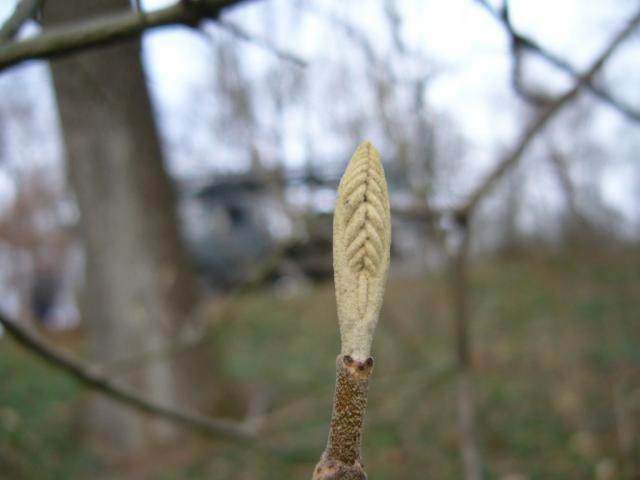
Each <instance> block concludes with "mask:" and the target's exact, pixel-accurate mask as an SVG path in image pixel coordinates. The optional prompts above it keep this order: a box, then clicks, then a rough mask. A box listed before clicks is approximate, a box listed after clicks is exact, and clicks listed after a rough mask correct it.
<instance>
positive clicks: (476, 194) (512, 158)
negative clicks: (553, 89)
mask: <svg viewBox="0 0 640 480" xmlns="http://www.w3.org/2000/svg"><path fill="white" fill-rule="evenodd" d="M638 24H640V11H639V12H638V13H636V14H635V15H634V16H633V18H632V19H631V21H630V22H629V23H628V25H627V26H625V28H624V29H622V30H621V31H620V32H619V33H618V34H617V35H616V36H615V37H614V38H613V39H612V40H611V42H610V43H609V45H607V47H606V48H605V49H604V51H603V52H602V53H601V54H600V55H599V56H598V58H597V59H596V60H595V61H594V62H593V64H592V65H591V67H590V68H589V69H588V70H587V71H586V72H585V73H584V74H583V75H582V76H580V77H578V80H577V81H576V83H575V85H574V86H573V88H571V90H569V91H568V92H567V93H565V94H564V95H562V96H561V97H560V98H558V99H557V100H556V101H555V102H554V103H552V104H551V105H549V106H548V107H546V108H545V109H544V110H543V111H542V113H541V114H540V115H539V116H538V117H537V118H536V119H535V120H534V121H533V122H532V123H531V125H529V127H527V129H526V130H525V131H524V132H523V134H522V136H521V138H520V141H519V142H518V144H517V145H516V146H515V148H514V149H513V150H511V151H509V152H507V154H506V155H505V156H504V157H503V158H502V160H500V161H499V162H498V164H497V165H496V166H495V168H494V169H493V170H492V171H491V172H490V173H489V175H488V176H487V177H486V178H485V180H484V181H483V182H482V183H481V184H480V185H479V186H478V187H477V188H476V189H475V190H474V191H473V192H472V193H471V195H470V196H469V199H468V200H467V202H466V203H465V204H464V205H462V206H461V207H459V208H457V209H456V210H455V212H454V213H455V214H456V216H459V217H466V216H468V215H469V214H470V213H472V211H473V210H474V209H475V207H476V206H477V205H478V203H479V202H480V201H481V200H482V199H483V198H484V197H485V195H487V194H488V193H489V192H490V191H491V190H492V189H493V187H494V185H495V184H496V182H497V181H498V180H499V179H500V178H501V177H502V176H503V175H504V174H505V173H506V172H508V171H509V170H510V168H511V167H512V166H513V165H514V164H515V163H516V162H517V161H518V159H519V158H520V157H521V156H522V154H523V153H524V151H525V150H526V149H527V147H528V146H529V144H530V143H531V141H532V140H533V139H534V138H535V136H536V135H537V134H538V132H540V131H541V130H542V129H543V128H544V127H545V126H546V125H547V123H548V122H549V120H550V119H551V118H552V117H553V116H554V115H555V114H556V113H558V112H559V111H560V109H561V108H562V107H563V106H565V105H566V104H567V103H568V102H569V101H570V100H571V99H573V98H574V97H575V96H576V95H577V94H578V93H579V92H580V91H581V90H582V89H583V88H584V87H586V86H588V85H590V83H591V82H592V80H593V77H594V76H595V74H596V73H598V71H599V70H600V69H601V68H602V66H603V65H604V64H605V62H606V61H607V60H608V59H609V57H610V56H611V54H612V53H613V52H614V51H615V50H616V48H617V47H618V46H619V45H620V44H621V43H622V42H623V41H624V40H625V39H626V38H627V37H628V36H629V34H631V32H633V30H634V29H635V28H636V27H637V26H638Z"/></svg>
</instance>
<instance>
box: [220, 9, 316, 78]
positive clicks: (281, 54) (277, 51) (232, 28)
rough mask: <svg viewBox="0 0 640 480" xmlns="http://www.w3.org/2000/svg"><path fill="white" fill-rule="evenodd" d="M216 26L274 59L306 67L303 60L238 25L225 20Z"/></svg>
mask: <svg viewBox="0 0 640 480" xmlns="http://www.w3.org/2000/svg"><path fill="white" fill-rule="evenodd" d="M216 23H217V24H218V26H219V27H220V28H222V29H224V30H227V31H228V32H230V33H231V34H232V35H235V36H236V37H238V38H240V39H242V40H244V41H246V42H250V43H253V44H254V45H257V46H259V47H260V48H263V49H265V50H266V51H268V52H271V53H273V54H274V55H275V56H276V57H278V58H280V59H282V60H285V61H287V62H291V63H293V64H294V65H296V66H297V67H306V66H307V62H306V61H305V60H303V59H302V58H300V57H299V56H297V55H296V54H294V53H291V52H289V51H286V50H283V49H282V48H280V47H278V46H277V45H275V44H273V43H272V42H271V41H269V40H267V39H266V38H258V37H256V36H255V35H253V34H251V33H249V32H247V31H246V30H244V29H243V28H242V27H240V26H239V25H236V24H235V23H232V22H228V21H226V20H219V21H218V22H216Z"/></svg>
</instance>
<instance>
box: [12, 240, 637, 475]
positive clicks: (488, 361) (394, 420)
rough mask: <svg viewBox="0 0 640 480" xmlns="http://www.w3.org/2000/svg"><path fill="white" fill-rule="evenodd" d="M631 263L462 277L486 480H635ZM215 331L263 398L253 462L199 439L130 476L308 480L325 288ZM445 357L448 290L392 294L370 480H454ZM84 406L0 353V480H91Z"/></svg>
mask: <svg viewBox="0 0 640 480" xmlns="http://www.w3.org/2000/svg"><path fill="white" fill-rule="evenodd" d="M638 265H640V254H639V253H638V252H633V251H627V252H618V253H609V254H606V255H605V254H593V253H589V254H576V255H574V256H572V257H570V258H565V257H562V258H559V257H557V258H550V257H540V256H537V257H531V258H526V257H520V258H516V259H511V260H494V261H491V262H489V261H485V262H481V263H479V264H475V265H474V266H473V269H472V282H471V284H472V285H471V286H472V288H471V307H472V312H473V322H472V333H473V339H474V347H473V349H474V359H475V361H476V367H477V368H476V376H477V382H476V388H477V392H478V397H479V415H478V417H479V418H478V428H479V431H480V439H481V450H482V454H483V459H484V464H485V470H486V474H487V478H489V479H503V480H506V479H514V480H515V479H522V478H526V479H529V480H533V479H573V478H596V479H598V480H611V479H625V478H632V476H631V472H630V468H631V461H630V459H631V458H633V455H635V456H636V457H638V458H640V451H639V450H638V442H639V441H640V439H639V438H638V433H637V432H640V407H639V406H638V405H639V404H640V401H639V400H638V399H639V397H640V316H639V314H638V312H640V269H639V268H638ZM218 328H219V331H218V336H217V341H216V345H217V348H219V349H220V350H221V351H222V354H223V357H224V358H225V359H226V363H227V365H226V367H227V370H228V371H229V372H230V373H231V374H232V375H233V377H234V378H236V379H237V380H238V381H239V382H241V383H243V384H246V385H250V386H251V385H267V386H269V389H270V391H271V393H272V402H273V404H272V405H273V407H272V408H273V413H272V415H271V417H270V419H269V422H268V425H267V428H268V435H267V436H266V437H265V439H264V441H263V442H262V444H261V445H262V447H263V449H257V450H254V449H247V448H246V447H244V448H240V447H237V446H233V445H225V444H221V443H209V442H208V441H203V440H202V439H198V440H194V442H193V443H194V444H197V445H198V448H194V449H193V450H194V453H193V455H190V456H187V458H186V459H184V458H182V459H181V460H180V461H179V462H165V464H164V465H163V457H162V456H158V457H157V458H154V461H157V462H158V464H159V465H160V467H161V468H157V469H155V470H154V471H162V472H164V473H162V474H153V475H152V474H148V475H147V476H146V477H143V478H148V479H153V480H172V479H189V480H198V479H216V480H218V479H220V480H224V479H236V480H242V479H247V480H248V479H251V480H261V479H265V480H267V479H276V478H277V479H289V478H291V479H293V478H308V477H309V475H310V472H311V469H312V467H313V465H314V464H315V462H316V460H317V458H318V457H319V455H320V453H321V451H322V450H323V448H324V444H325V442H326V435H327V428H328V420H329V417H330V413H331V396H332V390H333V382H334V358H335V355H336V354H337V353H338V348H339V336H338V332H337V322H336V318H335V300H334V298H333V292H332V288H331V285H326V286H322V287H319V288H315V289H313V290H312V291H310V292H309V293H308V294H305V295H300V296H297V297H294V298H289V299H285V298H280V297H277V296H275V295H274V294H272V293H270V292H261V293H254V294H251V295H249V296H247V297H246V298H245V299H244V301H243V302H241V303H240V304H238V305H237V306H236V307H234V309H233V310H232V311H231V312H230V314H229V318H228V319H227V320H226V321H225V322H224V323H223V324H222V326H221V327H218ZM452 343H453V341H452V334H451V311H450V307H449V303H448V297H447V286H446V281H445V278H443V277H440V276H429V277H427V278H417V279H394V280H392V281H391V282H390V284H389V288H388V294H387V296H386V300H385V306H384V309H383V315H382V318H381V322H380V325H379V330H378V334H377V338H376V341H375V345H374V355H375V359H376V367H375V373H374V376H373V379H372V383H371V389H370V402H369V410H368V413H367V418H366V428H365V435H364V460H365V463H366V465H367V470H368V471H369V472H370V476H371V477H372V478H375V479H376V480H385V479H407V480H409V479H418V478H433V479H459V478H462V476H461V471H460V466H459V461H458V451H457V438H456V425H457V423H456V382H455V370H454V369H453V367H452V365H453V363H452V362H453V358H452V355H451V346H452ZM81 394H82V392H81V391H80V390H79V389H78V387H77V386H75V384H73V383H72V382H70V381H68V380H67V379H66V378H64V377H63V376H61V375H59V374H57V373H55V372H54V371H52V370H51V369H49V368H47V367H45V366H43V365H41V364H40V363H39V362H37V361H35V360H33V359H32V358H31V357H30V356H29V355H28V354H27V353H24V352H23V351H21V350H20V349H19V348H18V347H17V346H15V345H13V344H12V343H11V342H9V341H7V340H0V412H1V413H0V478H3V479H4V478H5V476H3V472H4V470H3V469H5V470H7V469H8V471H9V472H10V475H9V476H8V477H7V478H10V479H13V478H16V479H22V478H25V479H31V478H33V479H53V478H64V479H75V478H77V479H85V478H93V477H95V476H96V474H95V472H96V471H98V470H102V471H101V473H103V474H104V472H105V469H104V468H103V469H99V468H98V467H97V465H98V463H97V460H96V459H95V457H94V456H92V454H91V452H89V451H88V450H87V449H86V448H83V444H84V443H85V442H83V440H82V437H81V436H80V435H79V432H78V418H77V416H75V415H74V414H73V412H74V411H76V410H78V409H79V407H80V406H81V399H82V395H81ZM634 399H635V401H634ZM616 402H617V403H616ZM615 405H618V407H619V406H620V405H622V406H623V408H617V407H615ZM16 419H17V420H16ZM621 423H623V424H625V425H626V427H627V429H630V430H631V431H632V432H636V433H635V435H636V438H635V444H633V449H634V450H632V451H631V452H623V451H622V449H621V448H620V447H619V441H618V439H619V430H620V426H621ZM34 459H37V461H34ZM518 474H519V475H521V476H518ZM107 478H117V477H109V476H108V474H107Z"/></svg>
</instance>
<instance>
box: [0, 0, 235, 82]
mask: <svg viewBox="0 0 640 480" xmlns="http://www.w3.org/2000/svg"><path fill="white" fill-rule="evenodd" d="M244 1H246V0H189V1H180V2H178V3H176V4H175V5H172V6H169V7H166V8H163V9H159V10H154V11H151V12H142V11H137V12H136V11H127V12H123V13H116V14H113V15H107V16H103V17H100V18H97V19H91V20H83V21H80V22H77V23H74V24H72V25H62V26H60V27H56V28H51V29H50V30H46V31H44V32H43V33H42V34H40V35H38V36H36V37H34V38H30V39H27V40H23V41H19V42H14V43H10V44H8V45H4V46H2V47H0V70H1V69H4V68H7V67H10V66H12V65H16V64H18V63H20V62H23V61H25V60H30V59H36V58H54V57H57V56H60V55H64V54H67V53H71V52H75V51H78V50H84V49H87V48H91V47H94V46H96V45H104V44H109V43H113V42H117V41H121V40H125V39H128V38H131V37H135V36H137V35H139V34H141V33H142V32H143V31H145V30H147V29H150V28H154V27H160V26H164V25H173V24H183V25H196V24H197V22H198V21H199V20H201V19H203V18H217V17H218V16H219V15H220V13H221V12H222V10H224V9H226V8H228V7H231V6H234V5H237V4H239V3H242V2H244Z"/></svg>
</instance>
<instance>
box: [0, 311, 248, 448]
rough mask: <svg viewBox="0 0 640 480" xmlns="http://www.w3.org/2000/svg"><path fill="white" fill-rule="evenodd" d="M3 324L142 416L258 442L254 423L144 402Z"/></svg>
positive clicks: (11, 325)
mask: <svg viewBox="0 0 640 480" xmlns="http://www.w3.org/2000/svg"><path fill="white" fill-rule="evenodd" d="M0 324H1V325H2V326H3V327H4V328H5V330H6V331H7V333H8V334H9V335H11V337H13V339H14V340H16V341H17V342H18V343H20V344H21V345H22V346H23V347H25V348H27V349H28V350H30V351H31V352H32V353H34V354H36V355H37V356H39V357H40V358H41V359H43V360H44V361H45V362H47V364H49V365H50V366H52V367H54V368H56V369H58V370H60V371H62V372H64V373H65V374H66V375H68V376H70V377H72V378H74V379H75V380H77V381H78V382H80V383H81V384H83V385H84V386H86V387H89V388H90V389H92V390H95V391H96V392H99V393H101V394H103V395H106V396H107V397H109V398H111V399H113V400H116V401H117V402H119V403H121V404H123V405H126V406H128V407H131V408H133V409H135V410H138V411H139V412H144V413H147V414H151V415H155V416H157V417H160V418H163V419H166V420H169V421H171V422H174V423H175V424H177V425H181V426H183V427H186V428H188V429H191V430H197V431H200V432H202V433H205V434H207V435H210V436H213V437H216V438H226V439H229V440H234V441H240V442H248V441H251V440H252V439H254V438H255V436H256V433H257V432H256V431H255V430H254V429H253V428H252V426H253V422H251V423H247V422H235V421H232V420H227V419H223V418H215V417H208V416H206V415H202V414H200V413H197V412H193V411H189V410H185V409H180V408H176V407H170V406H166V405H161V404H159V403H157V402H155V401H153V400H151V399H148V398H144V397H143V396H141V395H139V394H138V393H136V392H135V391H133V390H132V389H130V388H129V387H126V386H124V385H121V384H119V383H117V382H114V381H112V380H109V379H108V378H105V377H103V376H102V375H100V374H98V373H95V372H92V371H90V370H89V369H87V368H86V367H85V366H84V365H82V363H80V362H79V361H78V360H76V359H75V358H73V357H72V356H71V355H69V354H68V353H66V352H63V351H61V350H59V349H58V348H56V347H54V346H53V345H49V344H48V343H47V342H46V341H44V340H42V339H40V338H39V337H38V336H37V335H35V334H33V333H31V332H29V331H28V330H27V329H25V328H24V327H22V326H20V325H19V324H18V323H17V322H15V321H12V320H10V319H9V318H7V317H6V316H4V315H3V314H1V313H0Z"/></svg>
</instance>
